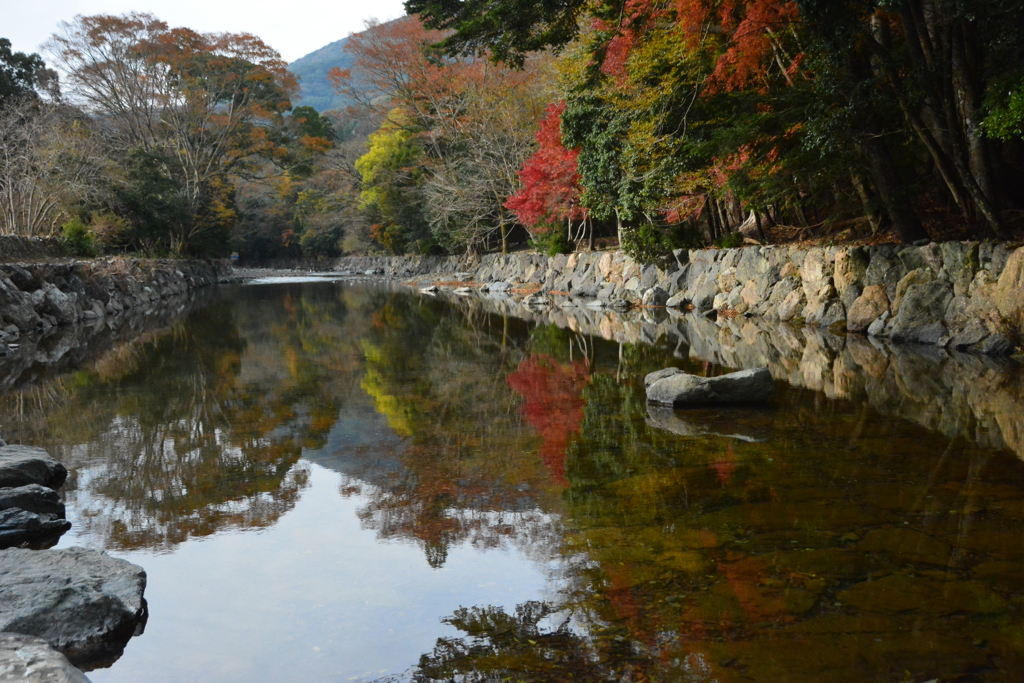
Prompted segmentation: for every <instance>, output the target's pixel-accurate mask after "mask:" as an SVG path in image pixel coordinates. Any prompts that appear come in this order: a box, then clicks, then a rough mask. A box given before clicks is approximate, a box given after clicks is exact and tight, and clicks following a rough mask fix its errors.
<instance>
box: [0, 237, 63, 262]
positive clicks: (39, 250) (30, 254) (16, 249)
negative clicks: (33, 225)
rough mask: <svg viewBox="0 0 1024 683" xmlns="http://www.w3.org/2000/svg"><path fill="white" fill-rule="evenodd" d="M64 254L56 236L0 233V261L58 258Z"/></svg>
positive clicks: (61, 244)
mask: <svg viewBox="0 0 1024 683" xmlns="http://www.w3.org/2000/svg"><path fill="white" fill-rule="evenodd" d="M64 255H65V253H64V244H63V243H62V242H61V241H60V239H58V238H56V237H22V236H21V235H0V261H11V260H14V259H43V258H60V257H62V256H64Z"/></svg>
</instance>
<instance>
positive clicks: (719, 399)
mask: <svg viewBox="0 0 1024 683" xmlns="http://www.w3.org/2000/svg"><path fill="white" fill-rule="evenodd" d="M672 370H675V372H671V371H672ZM648 380H650V381H648ZM644 385H645V386H646V388H647V400H648V401H650V402H651V403H661V404H664V405H676V406H682V405H710V404H716V403H762V402H764V401H767V400H768V398H769V397H770V396H771V395H772V391H773V390H774V389H775V383H774V381H772V376H771V373H769V372H768V368H757V369H755V370H741V371H740V372H733V373H730V374H728V375H722V376H720V377H698V376H697V375H690V374H687V373H685V372H683V371H682V370H679V369H678V368H667V369H666V370H660V371H658V372H656V373H653V372H652V373H651V374H650V375H647V377H646V378H645V379H644Z"/></svg>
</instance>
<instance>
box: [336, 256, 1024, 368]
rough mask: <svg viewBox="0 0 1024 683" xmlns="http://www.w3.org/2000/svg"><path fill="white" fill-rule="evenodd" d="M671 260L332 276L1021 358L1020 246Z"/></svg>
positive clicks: (1023, 278) (374, 261)
mask: <svg viewBox="0 0 1024 683" xmlns="http://www.w3.org/2000/svg"><path fill="white" fill-rule="evenodd" d="M673 256H674V258H673V259H672V260H671V263H669V264H668V265H665V266H656V265H647V266H645V265H642V264H638V263H635V262H634V261H633V260H632V259H630V258H629V257H628V256H626V255H625V254H623V253H621V252H585V253H578V254H571V255H559V256H554V257H548V256H544V255H540V254H533V253H516V254H508V255H501V254H488V255H486V256H483V257H469V256H462V257H444V258H442V257H419V256H404V257H394V258H387V257H361V258H348V259H341V260H339V261H338V264H337V265H336V269H337V270H350V271H354V272H360V273H362V272H366V271H374V272H377V273H379V274H383V275H388V276H391V277H395V278H405V279H409V278H415V277H416V276H418V275H425V274H428V273H432V274H444V273H456V272H459V271H461V272H460V273H459V274H460V275H461V276H462V277H461V278H460V279H475V280H476V281H477V282H480V283H491V282H499V281H504V282H509V283H512V284H520V285H522V284H530V283H532V284H534V285H539V286H540V288H541V291H542V292H543V293H544V296H543V297H534V298H533V299H532V301H533V302H534V303H535V304H536V305H545V304H544V302H547V303H548V304H550V305H554V306H558V307H566V306H568V307H574V306H582V307H590V308H629V307H631V306H637V305H664V306H668V307H678V308H687V309H689V308H691V307H692V308H693V309H694V310H695V311H696V312H698V313H701V314H710V312H711V311H715V312H716V313H715V314H713V315H722V316H725V317H730V316H745V317H760V318H764V319H766V320H770V321H781V322H790V323H796V324H804V325H810V326H815V327H819V328H824V329H832V330H837V329H842V330H845V331H849V332H855V333H860V334H867V335H870V336H872V337H881V338H888V339H891V340H893V341H897V342H916V343H921V344H931V345H937V346H941V347H948V348H952V349H956V350H960V351H967V352H972V353H982V354H988V355H1007V354H1010V353H1013V352H1014V350H1016V349H1017V348H1019V345H1020V343H1021V339H1022V338H1024V248H1019V249H1016V250H1014V251H1011V250H1010V249H1008V248H1007V247H1006V246H1005V245H1002V244H998V243H992V242H980V243H979V242H945V243H941V244H939V243H932V244H929V245H927V246H923V247H909V246H900V245H880V246H872V247H825V248H812V249H803V248H799V247H788V246H766V247H745V248H742V249H705V250H689V251H687V250H677V251H676V252H674V254H673ZM438 277H441V276H440V275H438Z"/></svg>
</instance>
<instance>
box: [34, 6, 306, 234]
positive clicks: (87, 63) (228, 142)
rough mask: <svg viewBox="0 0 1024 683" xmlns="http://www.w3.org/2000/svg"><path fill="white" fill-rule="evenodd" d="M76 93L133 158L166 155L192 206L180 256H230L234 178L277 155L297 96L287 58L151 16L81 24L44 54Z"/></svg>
mask: <svg viewBox="0 0 1024 683" xmlns="http://www.w3.org/2000/svg"><path fill="white" fill-rule="evenodd" d="M46 49H47V50H48V51H49V53H50V54H51V55H52V56H53V58H54V62H55V63H56V64H57V65H58V66H59V67H60V69H61V70H62V71H64V72H65V73H67V74H68V79H67V83H68V90H69V92H70V94H72V95H73V96H74V97H76V98H78V99H79V100H80V101H82V102H83V103H84V104H85V106H86V107H87V108H89V109H90V110H91V111H93V112H95V113H96V114H98V115H101V116H103V117H104V118H106V119H107V120H108V121H109V122H110V124H111V133H112V141H113V143H114V144H115V146H116V147H117V148H118V149H119V150H121V151H122V153H123V154H127V153H128V152H129V151H130V150H132V149H135V148H141V149H143V150H146V153H155V154H158V155H160V157H161V159H162V163H164V164H166V166H167V169H168V173H169V175H170V176H172V177H173V178H174V179H175V180H176V182H177V183H178V184H179V187H180V191H181V194H182V196H183V197H184V198H186V200H187V201H188V206H189V210H190V214H191V215H190V220H189V221H188V222H187V223H186V224H184V225H181V226H180V229H179V230H177V231H176V232H174V233H172V234H169V235H167V236H166V238H165V245H166V247H167V248H168V249H170V250H171V251H174V252H178V253H183V252H190V251H191V252H195V251H198V250H203V249H214V250H216V249H223V248H224V244H225V242H226V234H227V231H228V230H229V229H230V226H231V223H232V222H233V219H234V213H233V210H232V208H231V177H232V176H238V175H245V174H247V173H249V172H252V171H253V170H254V163H255V161H256V160H257V159H258V158H260V157H263V156H267V155H273V154H275V153H279V150H278V146H277V145H276V144H275V143H274V141H273V139H272V135H271V134H270V130H269V128H270V127H271V126H274V125H280V124H281V115H282V113H283V112H285V111H287V110H288V109H289V108H290V106H291V103H290V96H291V94H293V93H294V92H295V91H296V89H297V84H296V82H295V79H294V77H293V76H292V75H291V74H290V73H289V72H288V70H287V65H286V64H285V63H284V62H283V61H282V60H281V58H280V56H279V55H278V54H277V53H276V52H275V51H274V50H272V49H271V48H270V47H268V46H267V45H266V44H264V43H263V42H262V41H261V40H260V39H259V38H257V37H255V36H252V35H249V34H230V33H224V34H219V35H214V34H200V33H196V32H195V31H192V30H190V29H187V28H174V29H172V28H169V27H168V25H167V24H166V23H164V22H162V21H160V20H159V19H157V18H156V17H154V16H153V15H151V14H140V13H132V14H127V15H123V16H107V15H99V16H91V17H83V16H79V17H77V18H76V19H75V20H74V21H73V22H71V23H68V22H64V23H62V24H61V25H60V30H59V31H58V32H57V33H56V34H54V35H53V36H52V37H51V39H50V41H49V42H48V43H47V45H46Z"/></svg>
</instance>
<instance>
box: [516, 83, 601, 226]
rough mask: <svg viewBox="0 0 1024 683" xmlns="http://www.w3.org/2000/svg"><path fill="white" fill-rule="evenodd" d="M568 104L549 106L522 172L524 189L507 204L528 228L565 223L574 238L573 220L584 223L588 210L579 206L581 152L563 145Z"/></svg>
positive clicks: (520, 173)
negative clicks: (564, 114) (533, 147)
mask: <svg viewBox="0 0 1024 683" xmlns="http://www.w3.org/2000/svg"><path fill="white" fill-rule="evenodd" d="M563 112H565V102H554V103H552V104H549V105H548V108H547V114H546V115H545V117H544V118H543V119H542V120H541V122H540V128H539V129H538V130H537V151H536V152H534V153H533V155H532V156H531V157H530V158H529V159H527V160H526V163H525V164H523V168H522V170H520V171H519V182H520V183H521V184H522V187H521V188H520V189H519V191H517V192H516V193H515V194H513V195H512V196H511V197H509V198H508V200H507V201H506V202H505V206H506V207H508V208H509V209H511V210H512V211H513V212H514V213H515V214H516V218H518V219H519V221H520V222H521V223H522V224H523V225H525V226H526V227H527V228H529V229H532V230H536V229H537V228H538V227H539V226H544V225H546V224H553V223H556V222H561V221H566V222H567V223H568V225H569V230H568V232H569V233H570V235H569V239H571V232H572V221H574V220H584V219H586V217H587V210H586V209H585V208H583V206H581V204H580V192H581V188H580V174H579V164H578V158H579V154H580V150H579V149H578V148H575V149H566V148H565V145H563V144H562V114H563Z"/></svg>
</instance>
